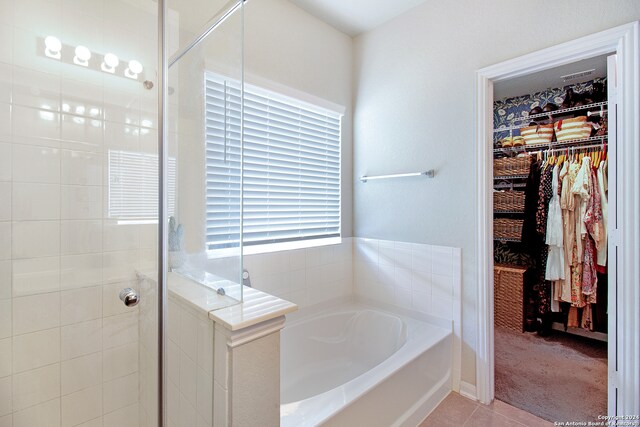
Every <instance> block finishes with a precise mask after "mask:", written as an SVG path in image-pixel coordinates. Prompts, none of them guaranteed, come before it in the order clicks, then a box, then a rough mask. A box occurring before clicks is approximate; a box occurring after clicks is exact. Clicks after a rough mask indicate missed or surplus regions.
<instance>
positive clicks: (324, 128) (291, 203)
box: [205, 73, 341, 249]
mask: <svg viewBox="0 0 640 427" xmlns="http://www.w3.org/2000/svg"><path fill="white" fill-rule="evenodd" d="M205 87H206V159H207V202H206V209H207V221H206V227H207V231H206V233H207V246H208V248H209V249H221V248H226V247H237V246H238V243H239V232H240V185H241V184H240V161H241V158H240V126H241V124H240V99H241V90H240V87H239V84H238V83H237V82H233V81H229V80H225V79H224V78H222V77H220V76H218V75H215V74H212V73H207V74H206V75H205ZM340 125H341V115H340V114H338V113H335V112H333V111H329V110H326V109H323V108H320V107H316V106H312V105H309V104H307V103H304V102H300V101H296V100H294V99H292V98H288V97H285V96H282V95H279V94H276V93H273V92H270V91H266V90H264V89H260V88H258V87H255V86H250V85H245V87H244V123H243V126H244V152H243V153H242V154H243V159H242V160H243V161H244V176H243V183H242V185H243V187H244V194H243V196H244V197H243V203H244V206H243V218H242V219H243V230H242V231H243V244H244V245H245V246H250V245H260V244H267V243H279V242H290V241H296V240H307V239H319V238H328V237H338V236H340Z"/></svg>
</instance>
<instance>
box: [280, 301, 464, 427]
mask: <svg viewBox="0 0 640 427" xmlns="http://www.w3.org/2000/svg"><path fill="white" fill-rule="evenodd" d="M451 350H452V333H451V330H450V329H446V328H443V327H439V326H435V325H433V324H430V323H427V322H425V321H422V320H417V319H416V318H413V317H409V316H406V315H400V314H396V313H393V312H389V311H385V310H381V309H379V308H374V307H370V306H365V305H360V304H345V305H341V306H339V307H336V308H332V309H329V310H324V311H320V312H315V313H305V312H304V310H302V311H301V312H300V313H299V314H297V315H296V316H295V317H294V318H293V319H291V320H287V324H286V326H285V328H284V330H283V332H282V341H281V371H280V378H281V392H280V395H281V405H280V421H281V426H284V427H288V426H291V427H294V426H295V427H302V426H317V425H326V426H359V425H366V426H370V427H374V426H381V427H383V426H384V427H389V426H412V427H415V426H416V425H417V424H418V423H419V422H420V420H421V419H422V418H423V417H424V416H425V415H426V414H427V413H428V412H429V411H430V410H431V409H433V408H434V407H435V406H436V405H437V404H438V402H440V400H441V399H442V398H444V396H446V394H447V393H448V392H449V391H450V390H451V365H452V358H451Z"/></svg>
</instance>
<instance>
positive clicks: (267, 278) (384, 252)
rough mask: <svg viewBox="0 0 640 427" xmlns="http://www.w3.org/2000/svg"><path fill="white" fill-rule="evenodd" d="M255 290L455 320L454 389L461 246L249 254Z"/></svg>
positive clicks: (301, 300)
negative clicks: (362, 303)
mask: <svg viewBox="0 0 640 427" xmlns="http://www.w3.org/2000/svg"><path fill="white" fill-rule="evenodd" d="M244 266H245V268H247V269H248V270H249V273H250V274H251V282H252V285H253V287H254V288H256V289H260V290H262V291H264V292H268V293H272V294H274V295H277V296H279V297H281V298H284V299H287V300H289V301H292V302H294V303H296V304H298V306H299V307H301V308H304V307H310V306H313V305H318V304H323V303H331V302H332V300H335V301H337V300H349V299H356V300H357V299H362V300H365V301H366V300H370V301H372V302H374V303H379V304H383V305H393V306H397V307H400V308H402V309H407V310H411V311H413V312H417V313H419V314H420V315H426V316H432V317H436V318H438V319H444V320H446V321H449V322H451V323H450V324H452V328H453V333H454V337H453V358H454V360H453V371H452V379H453V389H454V390H455V391H458V390H459V384H460V357H461V345H462V344H461V337H462V332H461V328H462V320H461V297H460V295H461V288H462V279H461V277H462V276H461V269H462V250H461V249H460V248H453V247H446V246H434V245H427V244H419V243H407V242H398V241H390V240H377V239H368V238H362V237H355V238H343V239H342V243H341V244H339V245H327V246H320V247H314V248H306V249H296V250H289V251H279V252H270V253H265V254H255V255H245V257H244Z"/></svg>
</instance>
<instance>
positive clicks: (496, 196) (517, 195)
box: [493, 191, 524, 212]
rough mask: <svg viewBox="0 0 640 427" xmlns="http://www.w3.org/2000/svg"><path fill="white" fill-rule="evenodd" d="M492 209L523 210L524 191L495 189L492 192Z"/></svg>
mask: <svg viewBox="0 0 640 427" xmlns="http://www.w3.org/2000/svg"><path fill="white" fill-rule="evenodd" d="M493 210H494V211H510V212H524V191H496V192H494V193H493Z"/></svg>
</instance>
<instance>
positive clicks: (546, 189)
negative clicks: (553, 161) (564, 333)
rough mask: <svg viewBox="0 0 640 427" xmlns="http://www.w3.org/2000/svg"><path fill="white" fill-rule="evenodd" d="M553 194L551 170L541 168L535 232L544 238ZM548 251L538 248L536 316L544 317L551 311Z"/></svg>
mask: <svg viewBox="0 0 640 427" xmlns="http://www.w3.org/2000/svg"><path fill="white" fill-rule="evenodd" d="M552 193H553V169H552V168H549V167H547V168H543V169H542V172H541V177H540V188H539V189H538V209H537V212H536V230H537V232H538V234H539V235H540V236H541V237H543V238H544V235H545V231H546V228H547V213H548V209H549V203H548V202H549V200H550V199H551V196H552ZM548 256H549V251H548V249H547V247H546V245H545V244H544V240H543V243H542V245H541V247H540V252H539V254H538V257H539V259H540V268H539V271H538V273H539V275H538V277H539V279H538V284H537V285H536V288H537V295H538V301H537V302H538V314H539V315H541V316H543V317H544V316H546V315H547V314H548V313H549V312H550V311H551V300H552V299H553V298H552V296H551V282H549V281H547V280H545V275H546V271H547V259H548Z"/></svg>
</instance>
